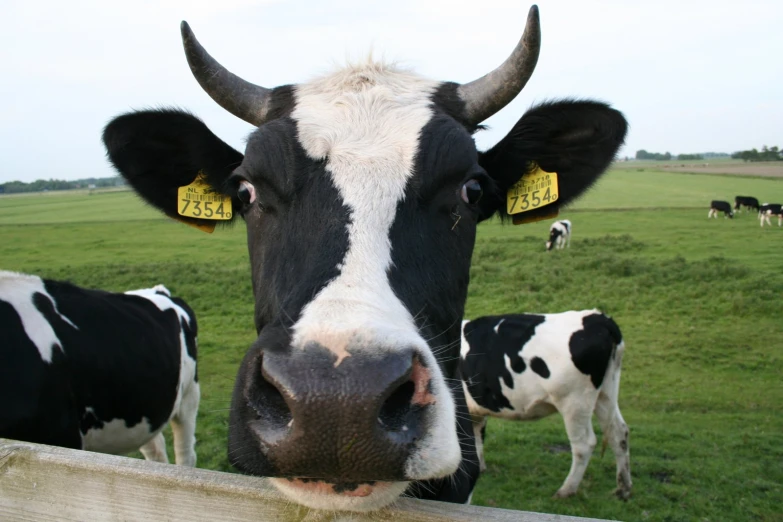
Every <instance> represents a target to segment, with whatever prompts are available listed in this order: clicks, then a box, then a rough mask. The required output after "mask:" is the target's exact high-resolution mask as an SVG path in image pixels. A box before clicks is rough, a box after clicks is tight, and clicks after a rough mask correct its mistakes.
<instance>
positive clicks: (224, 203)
mask: <svg viewBox="0 0 783 522" xmlns="http://www.w3.org/2000/svg"><path fill="white" fill-rule="evenodd" d="M177 213H178V214H179V215H180V216H185V217H191V218H197V219H211V220H216V221H227V220H229V219H231V217H232V216H233V213H232V212H231V197H230V196H226V195H223V194H220V193H218V192H216V191H215V189H213V188H212V187H211V186H210V185H208V184H207V182H206V181H205V180H204V174H203V173H201V172H199V173H198V176H196V179H194V180H193V183H191V184H190V185H185V186H184V187H179V188H178V189H177ZM188 224H189V225H190V224H191V223H188ZM193 226H195V227H196V228H199V229H202V230H203V228H202V226H205V225H201V226H199V225H195V224H193ZM214 228H215V226H214V225H213V226H212V229H213V230H214Z"/></svg>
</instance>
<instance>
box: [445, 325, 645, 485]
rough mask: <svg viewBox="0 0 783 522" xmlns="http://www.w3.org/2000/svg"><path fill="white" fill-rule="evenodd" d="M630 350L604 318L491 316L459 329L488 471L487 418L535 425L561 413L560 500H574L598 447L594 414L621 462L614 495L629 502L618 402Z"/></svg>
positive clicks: (626, 455) (462, 362) (624, 430)
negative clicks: (564, 452) (563, 467)
mask: <svg viewBox="0 0 783 522" xmlns="http://www.w3.org/2000/svg"><path fill="white" fill-rule="evenodd" d="M624 349H625V345H624V343H623V338H622V335H621V334H620V329H619V328H618V327H617V324H616V323H615V322H614V321H613V320H612V319H611V318H609V317H607V316H606V315H604V314H602V313H601V312H600V311H599V310H583V311H579V312H564V313H560V314H521V315H498V316H487V317H480V318H478V319H474V320H472V321H464V322H463V323H462V353H461V358H460V365H461V369H462V378H463V386H464V388H465V393H466V397H467V400H468V408H469V410H470V413H471V416H472V417H473V423H474V424H473V428H474V433H475V435H476V439H477V445H479V450H478V453H479V459H480V465H481V468H482V470H483V469H484V467H485V466H484V456H483V436H482V435H481V430H482V429H483V428H484V426H485V423H486V417H487V416H491V417H498V418H501V419H511V420H537V419H540V418H542V417H546V416H547V415H549V414H551V413H554V412H555V411H559V412H560V414H561V415H562V416H563V420H564V421H565V427H566V432H567V433H568V440H569V441H570V442H571V455H572V463H571V471H570V472H569V473H568V477H567V478H566V479H565V482H564V483H563V485H562V486H561V487H560V489H559V490H558V491H557V494H556V496H558V497H567V496H570V495H573V494H575V493H576V491H577V488H578V487H579V483H580V482H581V481H582V476H583V475H584V473H585V470H586V469H587V464H588V462H589V461H590V456H591V455H592V453H593V448H594V447H595V444H596V437H595V433H594V432H593V423H592V417H593V413H595V415H596V416H597V417H598V422H599V423H600V425H601V430H602V431H603V434H604V440H605V441H608V443H609V445H610V446H611V447H612V450H613V451H614V455H615V459H616V461H617V490H616V491H615V493H616V494H617V496H618V497H620V498H622V499H627V498H628V497H630V495H631V467H630V457H629V452H628V426H627V425H626V424H625V421H624V420H623V416H622V415H621V414H620V407H619V406H618V404H617V398H618V393H619V388H620V368H621V364H622V358H623V351H624Z"/></svg>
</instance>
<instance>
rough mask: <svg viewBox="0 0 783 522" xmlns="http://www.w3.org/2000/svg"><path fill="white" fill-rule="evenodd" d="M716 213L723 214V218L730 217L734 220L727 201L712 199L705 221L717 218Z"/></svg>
mask: <svg viewBox="0 0 783 522" xmlns="http://www.w3.org/2000/svg"><path fill="white" fill-rule="evenodd" d="M718 212H723V218H724V219H725V218H727V217H730V218H732V219H734V212H733V211H732V210H731V205H730V204H729V202H728V201H719V200H715V199H713V200H712V202H711V203H710V211H709V212H708V213H707V219H709V218H712V217H714V218H717V217H718Z"/></svg>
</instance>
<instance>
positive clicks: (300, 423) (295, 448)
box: [244, 342, 437, 495]
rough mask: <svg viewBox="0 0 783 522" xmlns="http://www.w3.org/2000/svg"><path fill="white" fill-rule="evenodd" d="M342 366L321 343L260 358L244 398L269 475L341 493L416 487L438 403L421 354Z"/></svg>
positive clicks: (357, 358) (361, 359)
mask: <svg viewBox="0 0 783 522" xmlns="http://www.w3.org/2000/svg"><path fill="white" fill-rule="evenodd" d="M352 351H353V350H352ZM354 353H360V352H359V351H358V350H355V351H354ZM335 362H336V361H335V356H334V354H333V353H332V352H330V351H329V350H327V349H325V348H323V347H321V346H320V345H318V344H317V343H314V342H311V343H308V344H307V345H305V346H304V347H303V348H288V349H286V350H264V351H263V352H261V353H260V354H259V356H258V357H257V359H256V364H255V365H253V366H254V367H253V368H251V373H250V375H249V376H248V377H249V378H248V380H247V381H246V384H245V389H244V395H245V398H246V400H247V404H248V406H249V407H250V408H251V409H252V413H253V414H254V416H255V419H248V420H249V422H248V428H249V430H250V431H251V432H252V435H253V437H254V438H255V439H256V441H257V443H258V444H259V445H260V447H261V451H262V453H263V454H264V455H265V457H266V459H267V460H268V463H269V465H270V468H271V469H270V471H271V473H268V474H269V475H271V476H276V477H287V478H292V479H297V480H302V479H309V480H311V481H312V482H307V483H311V484H316V483H318V481H323V482H324V483H326V484H328V485H337V486H338V489H340V488H339V485H341V484H353V485H357V484H358V485H367V484H371V483H375V482H378V481H404V480H408V478H407V477H406V473H405V469H406V463H407V461H408V459H409V457H410V456H411V454H412V452H414V451H415V450H416V446H417V442H418V441H419V440H420V439H421V437H422V435H423V434H424V432H425V431H426V429H427V418H428V408H429V407H430V406H432V405H434V404H435V403H436V402H437V401H436V398H435V396H434V395H433V393H432V389H431V382H430V381H431V379H430V375H431V372H430V371H429V369H428V368H427V367H426V366H425V365H424V364H423V363H422V362H421V360H420V358H419V356H418V355H417V354H416V352H415V350H413V349H403V350H395V351H388V352H378V353H372V354H366V352H365V354H363V355H352V356H350V357H346V358H345V359H344V360H342V361H340V363H339V364H337V365H336V364H335ZM297 484H298V483H295V484H293V483H292V484H291V486H292V487H293V486H296V485H297ZM302 484H305V482H303V483H302ZM308 487H312V486H308ZM321 489H323V488H321ZM371 489H374V488H370V487H364V488H361V487H354V488H352V489H348V488H342V490H343V491H341V492H343V493H344V492H356V493H355V494H356V495H359V494H360V493H361V492H362V491H368V492H369V491H370V490H371ZM357 491H358V492H357ZM318 492H320V493H322V491H321V490H320V489H319V491H318ZM368 494H369V493H368Z"/></svg>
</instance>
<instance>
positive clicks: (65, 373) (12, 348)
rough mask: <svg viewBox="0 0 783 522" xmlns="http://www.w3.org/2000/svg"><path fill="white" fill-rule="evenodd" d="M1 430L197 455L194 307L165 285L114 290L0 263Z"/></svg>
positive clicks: (181, 460)
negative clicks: (168, 437)
mask: <svg viewBox="0 0 783 522" xmlns="http://www.w3.org/2000/svg"><path fill="white" fill-rule="evenodd" d="M0 324H2V325H3V327H2V328H0V403H2V405H3V407H2V408H0V437H8V438H11V439H18V440H26V441H30V442H38V443H42V444H53V445H55V446H64V447H66V448H76V449H84V450H89V451H98V452H101V453H113V454H125V453H130V452H131V451H135V450H138V449H141V452H142V454H143V455H144V457H146V458H147V459H148V460H155V461H158V462H168V457H167V455H166V444H165V441H164V440H163V434H162V433H161V430H162V429H163V427H164V426H165V425H166V423H167V422H169V421H171V428H172V431H173V433H174V451H175V453H176V462H177V464H182V465H185V466H195V465H196V452H195V451H194V449H193V446H194V444H195V441H196V439H195V430H196V413H197V412H198V403H199V395H200V392H199V384H198V378H197V374H196V334H197V326H196V316H195V315H194V314H193V311H192V310H191V309H190V308H189V307H188V305H187V304H185V302H184V301H182V300H181V299H177V298H176V297H171V295H170V293H169V291H168V290H167V289H166V287H164V286H163V285H158V286H155V287H154V288H148V289H145V290H134V291H130V292H126V293H124V294H114V293H109V292H103V291H100V290H87V289H84V288H79V287H77V286H74V285H72V284H70V283H65V282H60V281H52V280H49V279H41V278H40V277H37V276H33V275H26V274H19V273H15V272H5V271H0Z"/></svg>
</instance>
